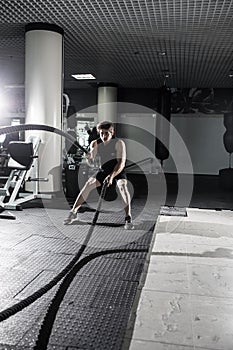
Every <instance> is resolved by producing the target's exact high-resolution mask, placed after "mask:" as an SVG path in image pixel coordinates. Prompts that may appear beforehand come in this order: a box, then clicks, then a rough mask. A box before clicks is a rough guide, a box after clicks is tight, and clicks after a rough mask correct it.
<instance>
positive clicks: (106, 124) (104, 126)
mask: <svg viewBox="0 0 233 350" xmlns="http://www.w3.org/2000/svg"><path fill="white" fill-rule="evenodd" d="M110 128H114V124H113V122H110V121H107V120H104V121H103V122H100V123H98V124H97V130H98V131H99V130H101V129H106V130H108V129H110Z"/></svg>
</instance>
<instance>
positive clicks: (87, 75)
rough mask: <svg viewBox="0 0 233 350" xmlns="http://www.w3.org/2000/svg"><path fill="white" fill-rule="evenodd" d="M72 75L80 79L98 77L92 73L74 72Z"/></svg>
mask: <svg viewBox="0 0 233 350" xmlns="http://www.w3.org/2000/svg"><path fill="white" fill-rule="evenodd" d="M72 77H73V78H75V79H78V80H90V79H92V80H93V79H96V78H95V77H94V75H92V74H89V73H88V74H72Z"/></svg>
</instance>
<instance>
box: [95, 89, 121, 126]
mask: <svg viewBox="0 0 233 350" xmlns="http://www.w3.org/2000/svg"><path fill="white" fill-rule="evenodd" d="M103 120H111V121H112V122H113V123H116V122H117V87H116V85H114V84H106V85H102V84H100V85H99V87H98V122H101V121H103Z"/></svg>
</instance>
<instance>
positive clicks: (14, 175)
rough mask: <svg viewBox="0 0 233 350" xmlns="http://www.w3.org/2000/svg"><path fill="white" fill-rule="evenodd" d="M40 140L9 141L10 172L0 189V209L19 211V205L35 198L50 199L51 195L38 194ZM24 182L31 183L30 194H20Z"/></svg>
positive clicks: (33, 138)
mask: <svg viewBox="0 0 233 350" xmlns="http://www.w3.org/2000/svg"><path fill="white" fill-rule="evenodd" d="M40 142H41V139H40V138H39V137H38V136H29V137H28V138H27V140H26V141H25V142H23V141H11V142H10V143H9V145H8V153H9V155H10V158H9V160H8V165H7V166H8V168H11V169H12V170H11V172H10V175H9V177H8V178H7V181H6V183H5V185H4V187H3V188H0V207H1V208H2V209H9V210H17V209H21V204H23V203H26V202H29V201H31V200H33V199H36V198H43V199H51V195H47V194H39V181H48V179H41V178H39V177H38V175H39V169H38V150H39V146H40ZM26 181H29V182H32V184H33V185H32V192H28V193H25V192H20V190H22V187H23V185H24V184H25V182H26Z"/></svg>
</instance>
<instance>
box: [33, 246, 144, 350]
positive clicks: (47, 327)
mask: <svg viewBox="0 0 233 350" xmlns="http://www.w3.org/2000/svg"><path fill="white" fill-rule="evenodd" d="M147 252H148V250H147V249H114V250H105V251H101V252H96V253H93V254H89V255H88V256H86V257H85V258H83V259H82V260H80V261H79V262H78V263H77V264H76V265H75V266H73V267H72V269H71V270H70V271H69V273H68V274H67V275H66V276H65V278H64V280H63V281H62V283H61V285H60V286H59V289H58V290H57V292H56V294H55V296H54V297H53V299H52V301H51V304H50V305H49V307H48V310H47V312H46V315H45V317H44V320H43V323H42V325H41V328H40V331H39V335H38V338H37V341H36V345H35V346H34V347H33V350H46V349H47V345H48V343H49V338H50V335H51V332H52V328H53V324H54V321H55V319H56V315H57V312H58V310H59V307H60V304H61V302H62V300H63V298H64V296H65V294H66V292H67V290H68V288H69V286H70V284H71V283H72V281H73V279H74V278H75V276H76V275H77V273H78V272H79V271H80V270H81V268H82V267H83V266H85V265H86V264H87V263H88V262H90V261H91V260H93V259H96V258H98V257H100V256H103V255H107V254H117V253H147Z"/></svg>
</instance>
